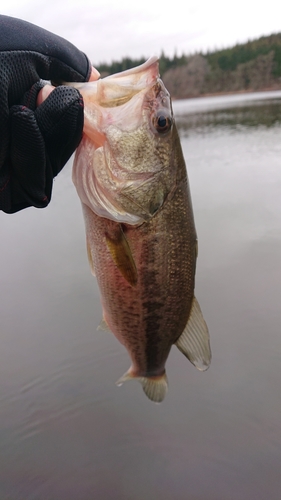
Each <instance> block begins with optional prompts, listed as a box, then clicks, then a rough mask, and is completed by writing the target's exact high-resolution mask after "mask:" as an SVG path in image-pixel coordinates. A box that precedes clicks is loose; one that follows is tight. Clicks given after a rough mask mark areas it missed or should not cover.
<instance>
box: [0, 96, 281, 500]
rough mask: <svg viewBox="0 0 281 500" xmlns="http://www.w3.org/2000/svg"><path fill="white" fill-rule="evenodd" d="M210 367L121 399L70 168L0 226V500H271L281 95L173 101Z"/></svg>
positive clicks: (119, 364) (181, 369)
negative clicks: (159, 392)
mask: <svg viewBox="0 0 281 500" xmlns="http://www.w3.org/2000/svg"><path fill="white" fill-rule="evenodd" d="M174 109H175V114H176V116H177V119H178V123H179V126H180V134H181V140H182V146H183V150H184V155H185V159H186V163H187V168H188V173H189V178H190V184H191V191H192V198H193V205H194V211H195V218H196V226H197V231H198V238H199V259H198V268H197V280H196V295H197V298H198V300H199V302H200V304H201V307H202V309H203V311H204V316H205V318H206V321H207V323H208V325H209V330H210V334H211V344H212V351H213V360H212V365H211V368H210V369H209V370H208V371H207V372H205V373H200V372H198V371H197V370H196V369H195V368H194V367H193V366H192V365H191V364H190V363H189V362H188V361H187V360H186V359H185V358H184V356H182V354H181V353H180V352H179V351H178V350H177V349H176V348H173V349H172V352H171V355H170V357H169V360H168V363H167V373H168V377H169V392H168V395H167V397H166V399H165V401H164V402H163V403H162V404H161V405H155V404H153V403H151V402H150V401H149V400H148V399H147V398H146V397H145V395H144V394H143V391H142V389H141V387H140V385H139V384H137V383H128V384H125V385H124V386H122V387H121V388H117V387H116V386H115V381H116V380H117V379H118V378H119V377H120V376H121V375H122V374H123V373H124V372H125V371H126V370H127V369H128V367H129V359H128V355H127V353H126V352H125V350H124V348H123V347H122V346H121V345H119V343H118V342H117V340H116V339H115V338H114V336H113V335H111V334H110V333H106V332H102V331H97V326H98V325H99V323H100V320H101V306H100V300H99V292H98V289H97V285H96V283H95V280H94V278H93V277H92V276H91V274H90V271H89V268H88V263H87V258H86V251H85V242H84V239H85V238H84V225H83V219H82V214H81V210H80V203H79V200H78V197H77V195H76V193H75V190H74V187H73V186H72V183H71V164H69V165H68V166H67V167H66V168H65V169H64V170H63V172H62V173H61V174H60V175H59V176H58V178H57V179H56V181H55V186H54V193H53V200H52V203H51V204H50V206H49V207H48V208H47V209H44V210H36V209H32V208H31V209H27V210H25V211H23V212H21V213H18V214H15V215H5V214H2V213H0V231H1V250H0V252H1V265H0V267H1V302H0V317H1V327H0V329H1V330H0V339H1V349H0V375H1V377H0V498H1V500H2V499H3V500H77V499H79V500H92V499H93V498H96V499H99V500H108V499H114V500H143V499H144V498H146V499H147V500H158V499H159V500H160V499H161V500H174V499H176V500H187V499H190V500H264V499H270V500H279V499H280V488H281V478H280V468H281V384H280V374H281V334H280V322H281V312H280V296H281V232H280V227H281V168H280V166H281V125H280V119H281V93H279V94H278V93H264V94H261V93H259V94H258V93H257V94H253V95H250V94H247V95H246V96H241V95H240V96H226V97H223V98H221V97H212V98H202V99H190V100H188V101H177V102H175V104H174Z"/></svg>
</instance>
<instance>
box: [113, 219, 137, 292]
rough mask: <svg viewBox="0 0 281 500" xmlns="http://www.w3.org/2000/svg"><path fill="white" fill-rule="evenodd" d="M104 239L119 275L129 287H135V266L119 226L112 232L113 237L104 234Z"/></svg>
mask: <svg viewBox="0 0 281 500" xmlns="http://www.w3.org/2000/svg"><path fill="white" fill-rule="evenodd" d="M105 237H106V244H107V247H108V249H109V251H110V254H111V257H112V258H113V260H114V262H115V264H116V266H117V267H118V269H119V271H120V273H121V274H122V276H123V277H124V278H125V279H126V280H127V281H128V283H130V285H132V286H134V285H136V283H137V281H138V276H137V268H136V264H135V261H134V257H133V255H132V252H131V249H130V246H129V243H128V241H127V239H126V237H125V235H124V233H123V231H122V228H121V226H120V225H119V226H118V230H117V231H115V232H114V235H112V234H110V235H109V234H106V236H105Z"/></svg>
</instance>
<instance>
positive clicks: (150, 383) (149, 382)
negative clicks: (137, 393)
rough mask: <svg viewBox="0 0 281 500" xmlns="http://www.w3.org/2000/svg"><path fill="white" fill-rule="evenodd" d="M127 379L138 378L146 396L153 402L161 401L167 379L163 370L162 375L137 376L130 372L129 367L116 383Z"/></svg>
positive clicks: (119, 384)
mask: <svg viewBox="0 0 281 500" xmlns="http://www.w3.org/2000/svg"><path fill="white" fill-rule="evenodd" d="M127 380H138V381H139V382H140V383H141V385H142V388H143V390H144V392H145V394H146V395H147V397H148V398H149V399H150V400H151V401H154V403H161V401H163V399H164V398H165V396H166V392H167V390H168V380H167V376H166V373H165V372H164V373H163V375H159V376H156V377H138V376H137V375H134V374H133V373H132V372H131V369H129V370H128V371H127V372H126V373H125V374H124V375H123V377H121V378H120V379H119V380H118V381H117V382H116V384H117V385H118V386H121V385H122V384H123V383H124V382H127Z"/></svg>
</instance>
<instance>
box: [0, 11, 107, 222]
mask: <svg viewBox="0 0 281 500" xmlns="http://www.w3.org/2000/svg"><path fill="white" fill-rule="evenodd" d="M98 76H99V74H98V72H95V70H94V69H93V68H92V66H91V64H90V62H89V60H88V58H87V57H86V56H85V54H83V53H82V52H80V51H79V50H78V49H77V48H76V47H74V46H73V45H72V44H71V43H69V42H68V41H66V40H64V39H63V38H61V37H58V36H56V35H54V34H52V33H50V32H48V31H46V30H43V29H42V28H39V27H38V26H35V25H33V24H30V23H27V22H25V21H21V20H19V19H15V18H12V17H8V16H0V210H3V211H4V212H6V213H13V212H17V211H19V210H22V209H23V208H26V207H28V206H35V207H38V208H42V207H45V206H47V205H48V203H49V202H50V199H51V192H52V184H53V178H54V177H55V176H56V175H57V174H58V172H59V171H60V170H61V169H62V167H63V166H64V165H65V163H66V162H67V160H68V159H69V157H70V156H71V154H72V153H73V151H74V150H75V149H76V147H77V146H78V144H79V142H80V140H81V138H82V133H83V123H84V113H83V109H84V108H83V99H82V96H81V95H80V93H79V92H78V90H76V89H73V88H71V87H67V86H58V87H57V88H56V89H55V90H54V91H53V92H52V93H51V94H50V95H49V96H48V97H47V99H46V100H45V101H44V102H43V104H41V105H40V106H39V107H37V105H36V101H37V96H38V93H39V91H40V89H42V87H43V86H44V84H45V83H44V82H42V80H41V79H44V80H51V81H52V82H54V83H55V84H59V83H61V82H70V81H76V82H79V81H80V82H84V81H88V80H89V79H91V80H93V79H97V78H98Z"/></svg>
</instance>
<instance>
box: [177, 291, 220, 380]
mask: <svg viewBox="0 0 281 500" xmlns="http://www.w3.org/2000/svg"><path fill="white" fill-rule="evenodd" d="M175 344H176V346H177V347H178V349H179V350H180V351H181V352H182V353H183V354H184V355H185V356H186V357H187V358H188V359H189V361H190V362H191V363H192V364H193V365H194V366H195V367H196V368H198V370H201V371H204V370H207V368H209V366H210V363H211V357H212V355H211V348H210V336H209V331H208V327H207V325H206V323H205V320H204V318H203V315H202V312H201V309H200V306H199V304H198V301H197V300H196V298H195V297H194V298H193V302H192V306H191V311H190V315H189V318H188V322H187V324H186V327H185V329H184V331H183V333H182V334H181V336H180V337H179V339H178V340H177V341H176V342H175Z"/></svg>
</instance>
